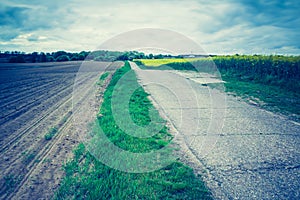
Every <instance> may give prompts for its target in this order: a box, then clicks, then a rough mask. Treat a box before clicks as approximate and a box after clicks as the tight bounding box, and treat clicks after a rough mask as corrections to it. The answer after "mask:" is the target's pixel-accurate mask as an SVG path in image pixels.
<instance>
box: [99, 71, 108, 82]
mask: <svg viewBox="0 0 300 200" xmlns="http://www.w3.org/2000/svg"><path fill="white" fill-rule="evenodd" d="M109 74H110V73H109V72H104V73H103V74H102V75H101V76H100V78H99V80H100V81H104V80H105V79H106V78H107V77H108V76H109Z"/></svg>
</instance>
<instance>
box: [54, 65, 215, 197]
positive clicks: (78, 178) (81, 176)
mask: <svg viewBox="0 0 300 200" xmlns="http://www.w3.org/2000/svg"><path fill="white" fill-rule="evenodd" d="M129 70H130V66H129V64H128V63H126V64H125V66H124V67H122V68H120V69H118V70H117V71H116V72H115V74H114V75H113V77H112V80H111V81H110V84H109V85H108V87H107V89H106V91H105V93H104V101H103V103H102V106H101V110H100V113H101V115H98V116H101V117H99V118H98V122H99V125H100V126H101V128H102V129H103V131H104V132H105V134H106V135H107V137H108V138H109V139H110V140H111V141H112V142H113V143H114V144H115V145H117V146H119V147H120V148H122V149H124V150H128V151H132V152H147V151H150V150H155V149H159V148H161V147H162V146H164V145H166V144H167V143H168V142H169V141H170V140H171V139H172V136H171V135H170V134H169V133H168V130H167V128H166V127H165V128H163V129H162V130H161V131H160V132H159V133H158V134H156V135H155V136H153V137H150V138H148V139H141V138H135V137H132V136H129V135H128V134H126V133H124V132H123V131H122V130H120V129H119V128H118V126H117V125H116V123H115V121H114V119H113V116H112V109H111V97H112V92H113V89H114V87H115V85H116V83H117V82H118V80H119V79H120V78H121V77H122V76H123V75H124V74H125V73H126V72H128V71H129ZM135 82H136V83H135V84H137V80H135ZM147 96H148V94H147V93H145V91H144V90H143V89H142V88H139V89H137V90H136V91H135V92H134V93H133V95H132V97H131V98H130V103H129V104H130V105H129V112H130V114H131V117H132V119H133V121H134V122H136V123H137V124H139V125H141V126H143V125H147V124H149V120H150V118H149V109H150V108H151V107H152V105H151V102H150V101H149V99H148V98H147ZM157 114H158V113H157ZM64 168H65V172H66V177H65V179H64V180H63V181H62V183H61V186H60V188H59V190H58V191H57V193H56V196H55V199H122V200H123V199H211V196H210V193H209V191H208V190H207V189H206V188H205V186H204V184H203V182H202V181H201V179H200V178H199V177H195V175H194V173H193V170H192V169H191V168H189V167H187V166H185V165H183V164H182V163H179V162H176V161H175V162H174V163H173V164H171V165H169V166H167V167H165V168H163V169H160V170H157V171H154V172H149V173H126V172H122V171H118V170H116V169H112V168H110V167H108V166H106V165H104V164H102V163H101V162H99V161H98V160H97V159H95V158H94V157H93V156H92V155H91V154H90V153H89V152H88V151H87V149H86V148H85V146H84V145H83V144H80V145H79V146H78V147H77V148H76V150H75V151H74V158H73V159H72V160H71V161H69V162H67V163H66V164H65V167H64Z"/></svg>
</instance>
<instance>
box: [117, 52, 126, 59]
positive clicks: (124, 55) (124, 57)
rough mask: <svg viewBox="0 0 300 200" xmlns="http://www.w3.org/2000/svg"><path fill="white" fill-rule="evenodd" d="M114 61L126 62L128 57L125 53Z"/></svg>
mask: <svg viewBox="0 0 300 200" xmlns="http://www.w3.org/2000/svg"><path fill="white" fill-rule="evenodd" d="M116 60H128V55H127V54H126V53H125V54H123V55H120V56H118V57H117V59H116Z"/></svg>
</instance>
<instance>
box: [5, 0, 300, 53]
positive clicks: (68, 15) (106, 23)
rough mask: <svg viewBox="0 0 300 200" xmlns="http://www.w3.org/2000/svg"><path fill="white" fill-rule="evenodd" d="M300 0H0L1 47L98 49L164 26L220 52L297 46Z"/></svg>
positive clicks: (299, 42)
mask: <svg viewBox="0 0 300 200" xmlns="http://www.w3.org/2000/svg"><path fill="white" fill-rule="evenodd" d="M299 2H300V1H299V0H244V1H243V0H210V1H207V0H186V1H182V0H160V1H157V0H145V1H144V0H136V1H132V0H123V1H116V0H85V1H83V0H66V1H62V0H51V1H41V0H1V3H0V50H1V51H5V50H19V51H25V52H32V51H45V52H51V51H56V50H66V51H73V52H74V51H75V52H76V51H81V50H95V49H96V48H97V47H98V46H99V45H100V44H101V43H103V42H105V41H106V40H108V39H110V38H112V37H114V36H117V35H118V34H121V33H123V32H127V31H132V30H135V29H141V28H159V29H167V30H172V31H175V32H178V33H180V34H183V35H184V36H186V37H188V38H190V39H192V40H193V41H195V42H197V43H198V44H199V45H200V46H201V47H202V48H203V49H204V50H205V51H206V52H208V53H215V54H232V53H240V54H255V53H257V54H274V53H277V54H297V55H298V54H300V40H299V38H300V18H299V14H298V12H299V10H300V3H299Z"/></svg>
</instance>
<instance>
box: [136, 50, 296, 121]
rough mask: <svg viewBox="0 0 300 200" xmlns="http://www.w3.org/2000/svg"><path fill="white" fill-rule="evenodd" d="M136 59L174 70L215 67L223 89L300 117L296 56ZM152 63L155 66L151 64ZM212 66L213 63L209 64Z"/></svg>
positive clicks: (270, 108)
mask: <svg viewBox="0 0 300 200" xmlns="http://www.w3.org/2000/svg"><path fill="white" fill-rule="evenodd" d="M174 60H176V59H157V60H156V61H155V59H152V60H150V59H149V60H145V59H140V60H136V62H137V63H139V64H142V66H143V67H144V68H146V67H150V68H152V69H154V68H156V69H158V68H160V66H163V65H168V66H169V67H170V68H173V69H176V70H195V68H194V67H193V66H201V67H199V69H201V70H202V69H203V68H205V66H206V65H207V66H212V65H213V63H215V65H216V66H217V67H218V69H219V71H220V73H221V75H222V79H223V80H224V81H226V83H225V87H226V91H227V92H230V93H233V94H235V95H237V96H240V97H242V98H243V99H245V100H246V101H248V102H249V100H251V101H252V102H253V101H254V102H256V104H257V105H259V106H261V107H262V108H264V109H267V110H270V111H273V112H279V113H282V114H284V115H287V116H288V117H290V118H291V119H293V120H296V121H300V93H299V89H300V83H299V78H300V57H299V56H258V55H255V56H238V55H235V56H215V57H212V58H198V59H194V60H192V59H178V60H177V61H176V62H174ZM153 66H155V67H153ZM212 67H213V66H212Z"/></svg>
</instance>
